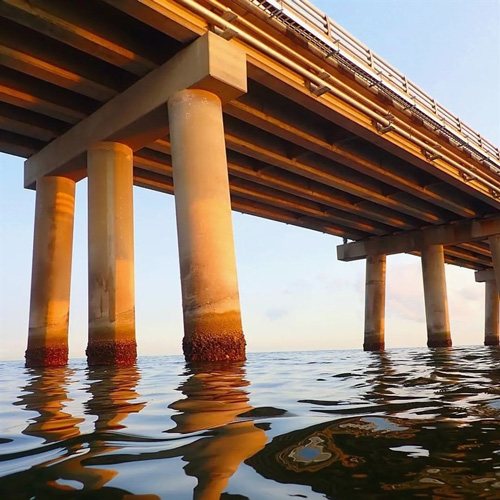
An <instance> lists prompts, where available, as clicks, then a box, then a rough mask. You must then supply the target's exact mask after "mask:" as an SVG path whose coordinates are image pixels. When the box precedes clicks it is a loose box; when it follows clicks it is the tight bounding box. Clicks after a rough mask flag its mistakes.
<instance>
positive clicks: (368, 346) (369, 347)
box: [363, 340, 385, 351]
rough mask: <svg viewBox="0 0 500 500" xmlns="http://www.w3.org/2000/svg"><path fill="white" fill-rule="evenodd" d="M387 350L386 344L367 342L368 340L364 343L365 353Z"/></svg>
mask: <svg viewBox="0 0 500 500" xmlns="http://www.w3.org/2000/svg"><path fill="white" fill-rule="evenodd" d="M384 349H385V343H384V342H367V341H366V340H365V341H364V343H363V350H364V351H383V350H384Z"/></svg>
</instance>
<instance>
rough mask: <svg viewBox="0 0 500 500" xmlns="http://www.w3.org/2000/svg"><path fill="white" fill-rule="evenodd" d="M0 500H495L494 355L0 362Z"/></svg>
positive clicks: (498, 475) (497, 387) (498, 486)
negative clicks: (110, 363)
mask: <svg viewBox="0 0 500 500" xmlns="http://www.w3.org/2000/svg"><path fill="white" fill-rule="evenodd" d="M0 380H1V381H2V385H1V389H0V390H1V392H0V394H1V396H0V498H1V499H8V500H10V499H13V500H16V499H35V498H36V499H58V498H62V499H70V498H75V499H83V498H90V499H94V498H96V499H133V498H138V499H139V498H140V499H156V498H163V499H172V500H182V499H192V498H195V499H203V500H212V499H219V498H221V499H224V500H244V499H252V500H256V499H259V500H260V499H262V500H270V499H280V500H281V499H294V498H299V499H302V498H307V499H319V498H323V499H324V498H328V499H338V500H344V499H349V500H351V499H370V500H371V499H386V498H387V499H398V500H399V499H410V498H412V499H413V498H415V499H426V498H428V499H438V500H439V499H462V498H463V499H474V500H475V499H500V349H499V348H491V347H458V348H453V349H436V350H432V351H431V350H427V349H396V350H389V351H386V352H382V353H364V352H362V351H319V352H306V353H298V352H294V353H288V352H287V353H259V354H250V356H249V360H248V361H247V362H246V363H241V364H236V365H226V366H224V365H222V366H221V365H204V366H203V365H201V366H189V365H186V363H184V361H183V359H182V358H181V357H180V356H168V357H145V358H140V359H139V362H138V364H137V367H134V368H126V369H110V368H91V369H89V368H87V367H86V364H85V361H84V360H76V361H72V362H71V364H70V365H69V367H68V368H56V369H54V368H52V369H26V368H24V367H23V365H22V363H21V362H4V363H0Z"/></svg>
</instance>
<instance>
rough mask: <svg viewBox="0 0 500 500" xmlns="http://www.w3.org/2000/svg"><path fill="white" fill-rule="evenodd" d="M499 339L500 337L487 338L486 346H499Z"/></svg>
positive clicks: (485, 340)
mask: <svg viewBox="0 0 500 500" xmlns="http://www.w3.org/2000/svg"><path fill="white" fill-rule="evenodd" d="M499 343H500V342H499V339H498V337H486V338H485V339H484V345H494V346H496V345H499Z"/></svg>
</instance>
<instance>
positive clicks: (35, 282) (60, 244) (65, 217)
mask: <svg viewBox="0 0 500 500" xmlns="http://www.w3.org/2000/svg"><path fill="white" fill-rule="evenodd" d="M74 210H75V182H74V181H73V180H71V179H67V178H65V177H55V176H54V177H41V178H40V179H38V180H37V182H36V205H35V234H34V240H33V268H32V277H31V302H30V317H29V333H28V348H27V350H26V354H25V357H26V366H59V365H65V364H66V363H67V362H68V324H69V293H70V285H71V258H72V252H73V219H74Z"/></svg>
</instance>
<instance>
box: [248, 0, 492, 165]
mask: <svg viewBox="0 0 500 500" xmlns="http://www.w3.org/2000/svg"><path fill="white" fill-rule="evenodd" d="M245 1H247V2H250V3H252V4H253V5H255V6H257V7H258V8H260V9H261V10H262V11H264V12H265V13H266V14H267V15H269V17H271V18H275V19H276V20H277V21H279V22H281V23H282V24H284V25H285V26H287V27H288V28H289V29H291V30H293V31H295V32H296V33H298V34H300V35H301V36H302V37H303V38H305V39H307V40H308V41H309V42H310V43H312V44H314V45H315V46H316V47H317V48H318V49H320V50H321V51H322V52H323V53H324V54H325V57H327V58H329V57H331V58H334V59H336V60H337V61H338V62H339V63H340V64H342V65H343V66H346V67H348V68H349V69H351V70H352V71H354V72H355V73H356V74H357V75H358V76H359V77H361V78H363V79H364V80H365V81H366V82H367V83H368V85H369V86H376V87H377V88H378V89H379V91H381V92H382V93H385V94H386V95H388V97H390V98H391V99H392V100H395V101H398V102H399V103H400V104H401V105H402V106H403V107H404V108H406V109H411V111H412V113H413V114H415V115H417V116H418V117H419V118H420V119H422V120H423V121H424V122H426V123H427V124H428V125H430V126H431V127H433V128H434V129H436V130H439V131H440V132H441V133H442V134H444V135H448V136H451V138H452V140H453V141H454V142H455V143H456V144H457V145H459V146H461V147H463V148H464V149H467V150H469V151H470V152H471V153H472V154H473V156H476V157H479V159H480V160H490V162H491V161H493V166H494V167H496V168H498V160H500V149H499V148H498V147H496V146H495V145H494V144H492V143H491V142H489V141H487V140H486V139H484V138H483V137H482V136H481V135H480V134H478V133H477V132H475V131H474V130H473V129H472V128H471V127H469V126H468V125H466V124H465V123H463V122H462V121H461V120H460V118H458V117H457V116H455V115H454V114H453V113H451V112H450V111H448V110H447V109H446V108H444V107H443V106H442V105H441V104H439V103H438V102H436V100H435V99H433V98H432V97H430V96H429V95H427V94H426V93H425V92H424V91H423V90H422V89H421V88H420V87H418V86H417V85H416V84H414V83H413V82H411V81H410V80H409V79H408V78H406V76H405V75H403V74H402V73H401V72H400V71H398V70H397V69H396V68H394V67H393V66H391V65H390V64H389V63H388V62H386V61H384V60H383V59H382V58H380V57H379V56H377V55H376V54H375V53H373V52H372V50H371V49H369V48H368V47H367V46H366V45H364V44H363V43H361V42H360V41H359V40H357V39H356V38H354V37H353V36H352V35H351V34H350V33H349V32H347V31H346V30H344V29H343V28H342V27H341V26H339V25H338V24H337V23H335V22H334V21H333V20H332V19H330V18H329V17H328V16H327V15H326V14H324V13H323V12H322V11H321V10H319V9H318V8H317V7H315V6H314V5H313V4H311V3H309V2H308V1H307V0H245ZM478 153H479V154H478Z"/></svg>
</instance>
